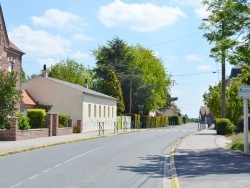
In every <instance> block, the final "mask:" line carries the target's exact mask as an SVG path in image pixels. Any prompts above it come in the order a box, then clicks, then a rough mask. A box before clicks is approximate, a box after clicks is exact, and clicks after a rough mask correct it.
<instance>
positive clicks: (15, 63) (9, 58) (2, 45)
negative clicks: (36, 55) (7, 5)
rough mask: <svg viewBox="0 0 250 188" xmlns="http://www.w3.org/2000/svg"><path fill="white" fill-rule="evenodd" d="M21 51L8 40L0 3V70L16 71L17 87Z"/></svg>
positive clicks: (18, 84)
mask: <svg viewBox="0 0 250 188" xmlns="http://www.w3.org/2000/svg"><path fill="white" fill-rule="evenodd" d="M24 54H25V53H24V52H22V51H21V50H20V49H19V48H18V47H17V46H16V45H15V44H14V43H13V42H11V41H10V40H9V37H8V33H7V30H6V26H5V21H4V16H3V11H2V7H1V5H0V71H4V72H8V71H9V72H11V71H16V72H17V73H18V82H17V87H20V84H21V68H22V56H23V55H24Z"/></svg>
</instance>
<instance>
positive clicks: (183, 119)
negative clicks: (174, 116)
mask: <svg viewBox="0 0 250 188" xmlns="http://www.w3.org/2000/svg"><path fill="white" fill-rule="evenodd" d="M182 122H183V124H187V118H186V117H185V116H183V117H182Z"/></svg>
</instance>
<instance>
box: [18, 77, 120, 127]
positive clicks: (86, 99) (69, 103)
mask: <svg viewBox="0 0 250 188" xmlns="http://www.w3.org/2000/svg"><path fill="white" fill-rule="evenodd" d="M22 89H24V90H26V91H28V92H29V94H30V95H31V96H32V97H33V99H34V100H35V101H38V102H39V103H40V104H45V105H52V108H51V110H50V112H51V113H66V114H68V115H70V117H71V118H72V119H73V123H74V126H76V124H77V120H82V126H83V130H88V131H89V130H98V128H99V122H104V123H105V125H104V126H105V129H112V128H113V127H114V122H115V121H116V114H117V99H116V98H114V97H111V96H108V95H105V94H102V93H99V92H96V91H94V90H91V89H88V88H86V87H83V86H80V85H76V84H73V83H69V82H66V81H62V80H58V79H54V78H49V77H46V76H45V77H43V76H39V77H35V78H33V79H31V80H29V81H27V82H26V83H24V84H22Z"/></svg>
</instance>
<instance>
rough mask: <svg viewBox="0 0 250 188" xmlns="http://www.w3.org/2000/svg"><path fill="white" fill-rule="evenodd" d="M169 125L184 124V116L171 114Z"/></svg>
mask: <svg viewBox="0 0 250 188" xmlns="http://www.w3.org/2000/svg"><path fill="white" fill-rule="evenodd" d="M168 121H169V125H182V124H183V117H182V116H170V117H169V119H168Z"/></svg>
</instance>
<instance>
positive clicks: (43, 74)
mask: <svg viewBox="0 0 250 188" xmlns="http://www.w3.org/2000/svg"><path fill="white" fill-rule="evenodd" d="M42 76H43V77H47V70H46V65H45V64H44V65H43V70H42Z"/></svg>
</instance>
